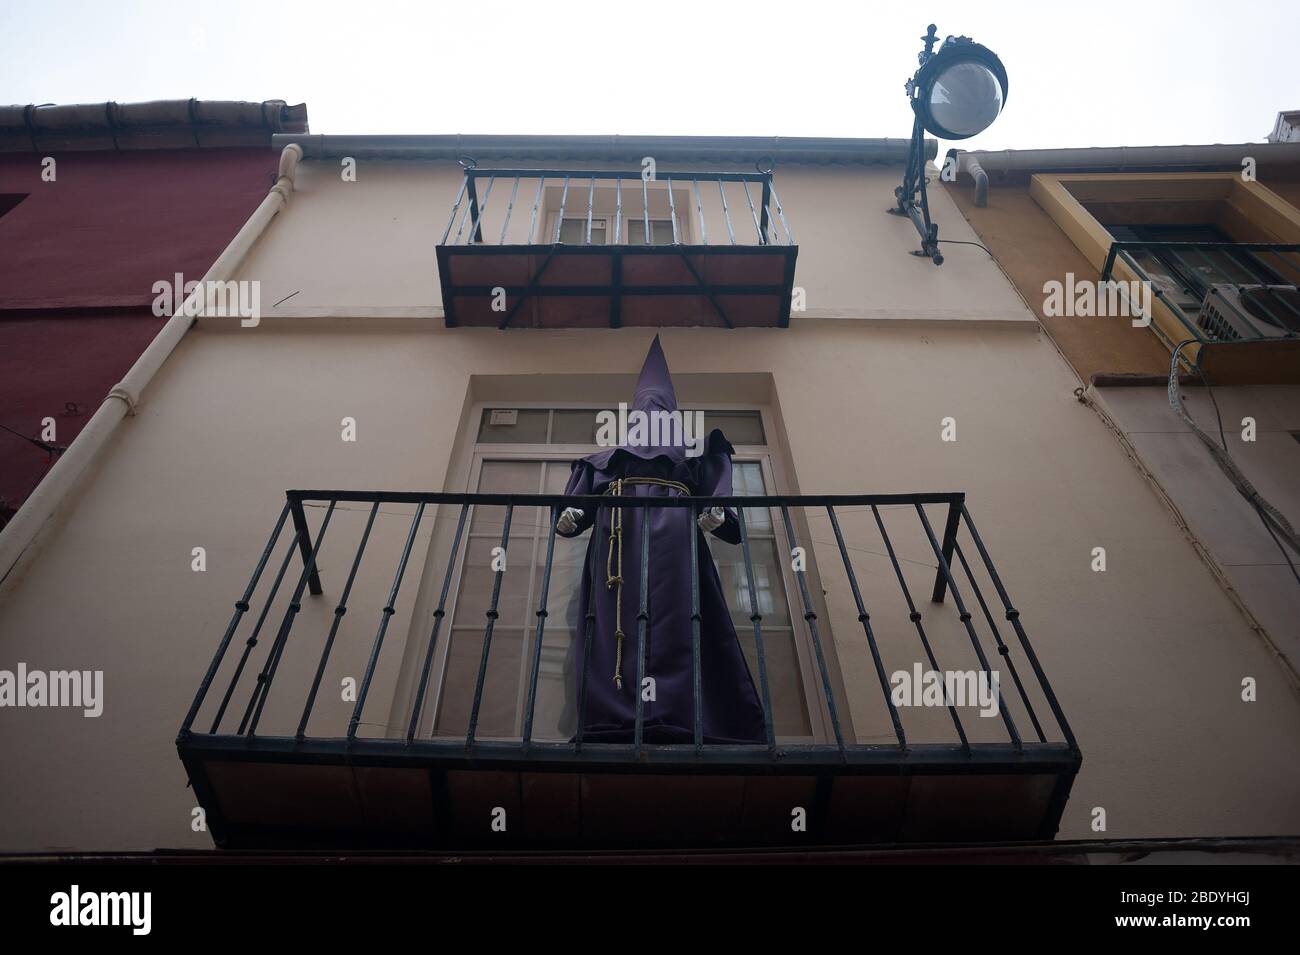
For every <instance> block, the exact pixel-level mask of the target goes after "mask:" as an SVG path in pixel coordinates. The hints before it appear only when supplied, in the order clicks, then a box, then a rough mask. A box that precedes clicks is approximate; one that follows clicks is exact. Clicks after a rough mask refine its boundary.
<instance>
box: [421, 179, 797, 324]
mask: <svg viewBox="0 0 1300 955" xmlns="http://www.w3.org/2000/svg"><path fill="white" fill-rule="evenodd" d="M521 187H522V188H521ZM530 193H531V201H530V200H529V198H528V197H529V194H530ZM710 236H712V239H711V238H710ZM798 252H799V249H798V246H797V245H796V244H795V240H794V235H793V233H792V232H791V231H790V227H789V225H788V223H787V222H786V217H785V211H784V210H783V209H782V207H781V200H780V198H779V197H778V196H777V193H776V189H775V186H774V183H773V179H772V173H771V172H770V171H767V172H754V173H737V172H659V173H657V174H654V175H653V176H651V175H650V174H649V173H646V174H643V172H642V171H640V170H636V171H593V170H590V169H479V168H475V167H473V166H470V167H467V168H466V170H465V177H464V181H463V182H462V183H461V187H460V190H459V192H458V193H457V195H456V202H455V205H454V206H453V207H452V210H451V216H450V218H449V219H448V221H447V226H446V228H445V229H444V231H443V234H442V238H441V240H440V241H439V243H438V247H437V256H438V275H439V280H440V283H441V286H442V303H443V311H444V314H445V316H446V322H447V325H448V327H456V326H473V327H495V328H599V327H610V328H618V327H620V326H656V327H659V326H681V325H697V326H717V327H724V328H740V327H785V326H787V325H788V324H789V321H790V306H791V299H792V295H793V290H794V268H795V259H796V257H797V256H798Z"/></svg>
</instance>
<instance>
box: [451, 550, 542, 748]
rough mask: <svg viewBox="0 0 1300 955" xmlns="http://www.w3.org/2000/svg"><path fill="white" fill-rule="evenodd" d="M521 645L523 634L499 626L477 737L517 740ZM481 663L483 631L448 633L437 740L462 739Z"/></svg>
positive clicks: (493, 642)
mask: <svg viewBox="0 0 1300 955" xmlns="http://www.w3.org/2000/svg"><path fill="white" fill-rule="evenodd" d="M507 576H509V575H507ZM523 643H524V631H523V630H521V629H517V628H513V627H503V626H501V625H500V623H498V625H497V626H496V628H495V629H494V630H493V632H492V649H491V652H490V653H489V655H488V666H487V675H486V677H485V679H484V681H483V697H482V702H481V703H480V704H479V715H478V726H477V727H476V729H475V736H476V737H478V736H489V737H490V736H514V735H516V732H515V719H516V715H517V713H518V700H519V664H520V660H521V659H522V653H523ZM482 658H483V631H482V629H460V628H457V629H455V630H453V631H452V633H451V642H450V647H449V649H448V653H447V671H446V676H445V677H444V679H443V684H442V694H441V696H440V697H439V700H438V718H437V720H436V722H435V724H434V731H433V732H434V735H435V736H464V735H465V733H466V731H467V730H468V729H469V716H470V710H471V708H472V707H473V704H474V687H475V685H476V684H477V682H478V668H479V665H480V662H481V661H482Z"/></svg>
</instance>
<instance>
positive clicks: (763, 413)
mask: <svg viewBox="0 0 1300 955" xmlns="http://www.w3.org/2000/svg"><path fill="white" fill-rule="evenodd" d="M598 405H599V403H598V402H591V401H480V402H476V403H475V404H474V405H473V407H472V408H471V410H470V415H469V419H468V422H467V426H468V428H471V429H473V440H472V441H469V442H467V453H466V454H465V455H464V456H463V457H464V460H463V461H462V463H461V465H460V467H459V468H458V472H459V473H458V475H457V479H456V483H455V484H454V485H453V486H456V487H461V488H463V489H465V492H466V493H473V491H474V489H476V488H477V487H478V485H479V479H480V475H481V473H482V468H483V463H484V461H488V460H491V461H510V460H515V461H537V462H542V461H552V460H553V461H564V462H566V463H567V462H570V461H573V460H576V459H578V458H581V457H584V456H586V455H588V454H591V453H593V452H594V451H597V450H599V448H597V447H596V446H595V445H586V444H517V443H508V444H506V443H480V442H479V441H478V440H477V436H478V429H479V427H480V424H481V422H482V420H483V412H484V411H485V410H487V409H490V408H512V409H518V410H521V411H522V410H525V409H543V410H555V411H565V410H590V409H592V408H594V407H598ZM681 410H682V411H696V410H700V411H750V412H754V411H757V412H758V413H759V416H760V420H761V421H762V425H763V436H764V438H765V439H766V441H767V443H766V444H763V445H733V446H734V448H735V453H734V454H733V455H732V460H733V461H734V462H758V463H759V465H760V467H761V468H762V473H763V481H764V485H765V486H766V487H767V488H770V489H773V490H771V491H770V493H773V494H776V493H780V492H779V490H775V489H779V488H782V487H785V486H787V485H786V483H785V480H784V475H783V474H782V468H781V465H780V454H779V453H778V452H779V448H778V447H777V446H776V444H775V442H774V437H775V435H776V433H777V432H776V429H775V422H774V421H773V419H772V413H771V410H770V408H768V407H767V406H765V405H758V404H754V403H744V402H742V403H736V402H718V401H710V402H695V403H686V404H683V405H682V406H681ZM553 421H554V419H553V418H552V419H551V422H549V423H548V426H547V438H548V439H549V437H550V428H551V427H552V426H553ZM769 514H770V519H771V522H772V529H773V534H774V538H775V540H776V542H777V553H778V555H779V554H782V553H784V554H789V553H790V552H791V550H792V547H793V545H792V543H791V542H790V540H789V539H788V537H787V535H786V532H785V525H784V522H783V521H782V520H781V519H780V516H779V513H778V512H777V511H776V510H775V509H769ZM792 516H793V515H792ZM471 517H472V515H471ZM468 527H469V523H468V521H467V523H466V532H465V537H464V539H463V540H462V542H461V547H460V552H459V553H458V554H457V556H456V563H455V567H454V570H453V577H452V581H451V586H450V589H449V590H448V597H447V606H446V608H445V611H446V613H445V616H444V618H443V621H444V623H443V627H442V628H441V629H440V633H439V638H438V646H437V648H436V649H435V652H434V660H433V666H432V668H431V671H430V677H429V684H428V689H427V691H426V694H425V705H424V706H423V707H422V709H421V714H420V723H419V726H418V727H417V730H416V732H417V735H418V736H421V737H423V738H426V739H427V738H429V736H430V734H431V733H432V731H433V725H434V722H435V719H436V717H437V713H438V708H439V705H440V703H441V695H442V686H443V681H444V679H445V677H446V669H447V661H448V656H449V652H450V649H451V634H452V629H453V624H454V621H455V619H456V604H457V601H458V599H459V594H460V583H461V576H462V572H463V570H464V566H465V560H466V556H467V554H468V550H469V544H468V541H469V532H468ZM544 539H545V538H544V537H543V536H542V535H537V536H536V537H535V538H534V540H533V553H532V555H531V562H530V565H529V566H533V565H535V564H536V563H537V562H538V561H539V560H544V559H545V557H544V552H539V542H540V541H543V540H544ZM436 543H437V541H436V540H431V541H430V550H429V553H430V554H432V553H433V552H434V549H435V545H436ZM780 565H781V570H782V583H783V586H784V588H785V599H786V605H787V614H788V617H789V620H790V624H789V630H790V631H791V634H792V636H793V640H794V646H795V654H796V659H797V661H798V666H799V672H800V679H801V683H802V689H803V696H804V703H805V707H806V710H807V719H808V725H809V727H810V730H811V732H810V734H809V735H806V736H804V735H801V736H791V735H783V736H781V737H779V739H780V740H781V741H782V742H784V743H794V744H798V743H814V742H825V741H827V740H828V739H829V738H830V736H831V728H830V726H829V722H828V720H827V717H826V713H827V700H826V694H825V692H824V689H823V687H822V683H821V679H820V675H819V670H818V668H817V663H816V657H815V654H814V650H813V647H812V642H811V637H810V634H809V633H808V628H807V627H800V626H799V621H801V620H803V611H802V608H801V605H800V604H799V602H798V601H799V596H798V595H799V589H798V580H797V579H796V578H795V576H794V572H793V569H792V567H791V565H790V561H787V560H782V561H780ZM436 577H437V580H436V581H432V580H431V581H430V583H431V584H433V583H435V582H436V583H437V586H439V587H440V586H441V578H442V575H441V574H439V575H436ZM532 586H533V585H532V583H531V581H530V583H529V590H528V603H527V604H525V606H527V607H532V606H534V602H533V592H532ZM423 596H425V597H428V596H430V595H429V594H425V595H423ZM430 606H432V604H430ZM431 623H432V621H431V620H422V621H419V622H418V623H417V622H416V621H412V627H413V629H412V631H411V633H410V634H408V639H410V638H411V636H413V635H416V634H418V633H419V629H418V628H420V627H423V628H424V634H427V633H428V632H429V626H430V625H431ZM782 629H785V628H782ZM821 629H822V630H823V631H826V632H823V633H822V636H821V640H822V650H823V653H825V654H826V655H827V656H828V657H833V655H834V653H835V643H834V640H833V639H832V638H831V636H830V634H829V631H828V630H827V628H826V627H825V626H823V627H822V628H821ZM738 632H739V629H738ZM534 636H535V629H534V628H530V627H529V626H528V625H527V624H525V627H524V638H525V639H524V650H523V653H522V657H521V661H520V662H521V669H520V672H521V678H520V681H519V686H520V690H519V693H520V697H519V699H520V705H519V706H518V707H517V709H516V733H515V735H514V736H509V737H490V736H483V735H481V734H480V735H479V736H477V737H476V738H479V739H488V740H491V739H500V740H506V741H509V740H514V739H518V738H519V736H520V735H521V733H522V721H523V709H524V704H526V702H527V682H528V680H527V675H528V671H529V663H530V655H531V649H532V648H531V644H532V640H533V638H534ZM828 662H829V661H828ZM754 676H755V681H757V679H758V675H757V674H755V675H754ZM413 703H414V700H413V699H409V698H408V699H407V700H405V701H404V704H403V709H404V711H405V712H407V713H409V712H410V707H411V705H412V704H413ZM442 738H445V737H442Z"/></svg>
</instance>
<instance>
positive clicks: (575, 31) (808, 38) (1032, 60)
mask: <svg viewBox="0 0 1300 955" xmlns="http://www.w3.org/2000/svg"><path fill="white" fill-rule="evenodd" d="M489 10H490V11H493V15H492V16H491V17H489V16H488V15H487V11H489ZM929 22H934V23H936V24H938V27H939V35H940V36H941V37H942V36H945V35H947V34H949V33H953V34H966V35H968V36H972V37H974V38H975V39H976V40H978V41H980V42H981V43H984V44H985V45H987V46H989V47H990V48H992V49H993V50H994V51H995V52H997V53H998V54H999V55H1000V56H1001V57H1002V60H1003V62H1004V63H1005V64H1006V67H1007V72H1008V74H1009V78H1010V95H1009V97H1008V101H1007V106H1006V109H1005V111H1004V112H1003V114H1002V116H1001V118H1000V119H999V120H998V121H997V122H996V123H994V124H993V126H992V127H990V128H989V129H988V130H987V131H986V132H985V133H983V134H981V135H980V136H978V137H976V138H975V139H972V140H968V141H967V142H966V143H965V144H964V145H965V146H966V147H967V148H984V149H997V148H1020V149H1025V148H1035V147H1053V146H1118V145H1129V146H1137V145H1149V144H1180V143H1215V142H1219V143H1238V142H1249V141H1259V140H1261V139H1262V138H1263V137H1264V135H1265V134H1266V133H1267V132H1268V131H1269V130H1270V129H1271V128H1272V125H1273V120H1274V117H1275V116H1276V114H1277V112H1278V111H1279V110H1281V109H1289V108H1297V107H1300V69H1298V68H1297V61H1298V60H1300V3H1297V0H1277V2H1265V0H1231V2H1226V3H1225V2H1202V0H1188V2H1171V0H1164V2H1152V0H1126V2H1112V0H1089V2H1086V3H1077V2H1076V3H1069V4H1060V5H1059V6H1058V5H1056V4H1050V3H1046V2H1038V3H1033V2H1018V0H1005V2H1000V3H995V2H984V3H971V2H965V3H957V2H941V0H927V2H924V3H888V4H886V3H876V2H862V0H838V2H835V0H793V2H791V0H787V2H782V3H768V2H763V0H755V2H735V0H731V2H718V0H691V2H684V3H679V2H675V0H654V2H637V0H605V2H597V3H590V2H585V0H583V2H576V0H551V2H543V0H532V2H524V3H519V2H513V0H490V2H488V0H480V2H476V3H475V2H467V0H460V2H455V3H449V2H426V3H409V4H408V3H393V2H383V0H355V2H353V0H346V2H345V0H314V2H311V3H298V2H292V0H282V2H265V0H262V2H242V0H222V2H185V0H160V2H129V0H124V2H93V0H92V2H59V0H0V102H4V103H18V104H26V103H74V102H101V101H104V100H117V101H118V102H134V101H139V100H150V99H184V98H189V97H192V96H193V97H198V98H200V99H245V100H263V99H285V100H288V101H289V102H291V103H298V102H305V103H307V106H308V111H309V115H310V123H311V129H312V132H315V133H623V134H655V133H659V134H695V135H701V134H709V135H781V136H906V135H908V134H909V132H910V127H911V113H910V111H909V110H908V107H907V102H906V99H905V98H904V94H903V88H902V86H903V82H904V80H905V79H906V78H907V77H908V76H909V75H910V74H911V73H912V72H913V71H914V70H915V68H916V53H917V52H918V51H919V49H920V40H919V37H920V36H921V34H922V33H924V32H925V26H926V24H927V23H929ZM946 145H947V144H942V145H941V149H942V148H944V147H946Z"/></svg>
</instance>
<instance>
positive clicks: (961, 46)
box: [889, 23, 1007, 265]
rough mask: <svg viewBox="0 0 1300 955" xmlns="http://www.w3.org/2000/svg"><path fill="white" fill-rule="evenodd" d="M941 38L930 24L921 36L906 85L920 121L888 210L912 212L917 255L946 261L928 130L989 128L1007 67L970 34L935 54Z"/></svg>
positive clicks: (958, 132) (945, 134) (1002, 95)
mask: <svg viewBox="0 0 1300 955" xmlns="http://www.w3.org/2000/svg"><path fill="white" fill-rule="evenodd" d="M938 39H939V38H938V37H937V36H936V35H935V25H934V24H933V23H931V24H930V27H929V30H927V31H926V35H925V36H923V37H921V40H922V42H924V43H925V49H924V50H922V51H921V53H920V54H919V55H918V57H917V59H918V61H919V62H920V68H919V69H918V70H917V71H916V73H915V75H913V77H912V78H911V79H910V80H908V81H907V83H906V85H905V86H904V89H906V90H907V98H908V101H909V102H910V103H911V104H912V112H913V113H914V114H915V115H916V119H915V120H914V122H913V123H912V145H911V148H910V149H909V150H908V155H907V168H906V169H905V170H904V172H903V184H902V185H901V186H900V187H898V188H897V189H895V190H894V196H895V198H896V199H897V200H898V204H897V205H896V206H895V207H893V208H891V209H890V210H889V211H890V212H892V213H893V214H894V215H900V216H907V217H908V218H909V219H911V220H912V224H913V225H915V226H916V231H917V232H919V233H920V235H921V248H920V249H919V250H918V251H914V252H913V253H912V254H913V255H924V256H928V257H929V258H930V259H932V260H933V261H934V264H935V265H942V264H943V255H942V254H941V253H940V252H939V227H938V226H937V225H935V224H934V223H933V222H931V221H930V202H929V199H928V197H927V196H926V191H925V184H926V182H925V134H926V132H930V133H933V134H934V135H935V136H937V137H939V138H940V139H950V140H951V139H969V138H970V137H971V136H974V135H976V134H978V133H982V132H983V131H984V130H986V129H988V127H989V126H990V125H992V123H993V121H994V120H995V119H997V118H998V114H999V113H1001V112H1002V107H1003V106H1004V105H1006V101H1007V71H1006V69H1004V68H1003V66H1002V61H1001V60H999V59H998V57H997V54H995V53H994V52H993V51H992V50H990V49H989V48H988V47H986V46H982V45H980V44H979V43H976V42H975V41H974V40H972V39H971V38H970V37H966V36H956V37H954V36H950V37H948V38H947V39H946V40H944V41H943V44H942V45H941V46H940V47H939V49H938V51H937V52H935V50H934V45H935V43H936V42H938Z"/></svg>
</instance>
